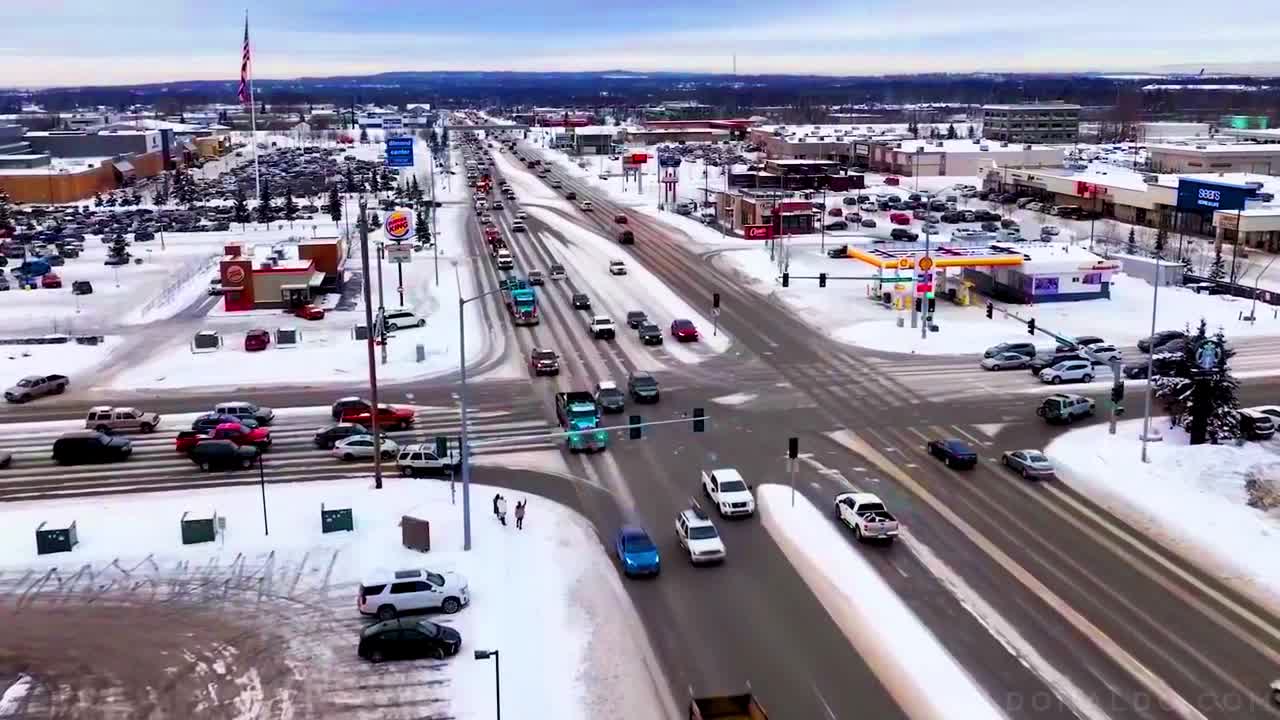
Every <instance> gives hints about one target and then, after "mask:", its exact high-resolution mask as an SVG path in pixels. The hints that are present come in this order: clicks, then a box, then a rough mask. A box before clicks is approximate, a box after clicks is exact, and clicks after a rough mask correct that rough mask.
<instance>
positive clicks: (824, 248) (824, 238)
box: [818, 185, 827, 254]
mask: <svg viewBox="0 0 1280 720" xmlns="http://www.w3.org/2000/svg"><path fill="white" fill-rule="evenodd" d="M818 222H820V223H822V240H821V246H822V252H823V254H826V252H827V186H826V185H823V186H822V217H821V219H819V220H818Z"/></svg>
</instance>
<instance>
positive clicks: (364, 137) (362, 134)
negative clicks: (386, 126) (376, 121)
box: [360, 128, 369, 145]
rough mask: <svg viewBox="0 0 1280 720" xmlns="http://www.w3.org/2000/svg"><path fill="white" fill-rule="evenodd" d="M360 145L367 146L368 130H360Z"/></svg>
mask: <svg viewBox="0 0 1280 720" xmlns="http://www.w3.org/2000/svg"><path fill="white" fill-rule="evenodd" d="M360 144H361V145H368V144H369V128H360Z"/></svg>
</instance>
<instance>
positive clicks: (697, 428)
mask: <svg viewBox="0 0 1280 720" xmlns="http://www.w3.org/2000/svg"><path fill="white" fill-rule="evenodd" d="M705 415H706V413H704V412H703V411H702V408H694V409H693V431H694V432H706V430H707V421H706V420H703V417H705Z"/></svg>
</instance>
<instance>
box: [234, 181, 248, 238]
mask: <svg viewBox="0 0 1280 720" xmlns="http://www.w3.org/2000/svg"><path fill="white" fill-rule="evenodd" d="M231 212H232V217H233V218H234V219H235V221H236V222H238V223H240V229H241V230H242V231H243V230H244V226H245V223H247V222H249V198H248V197H246V195H245V192H244V186H243V185H236V195H235V203H234V204H233V205H232V206H231Z"/></svg>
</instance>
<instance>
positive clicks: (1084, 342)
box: [1058, 335, 1106, 349]
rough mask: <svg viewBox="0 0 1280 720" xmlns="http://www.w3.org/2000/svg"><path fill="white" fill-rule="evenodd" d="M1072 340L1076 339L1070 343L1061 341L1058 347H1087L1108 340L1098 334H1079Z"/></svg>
mask: <svg viewBox="0 0 1280 720" xmlns="http://www.w3.org/2000/svg"><path fill="white" fill-rule="evenodd" d="M1072 340H1074V341H1075V342H1072V343H1069V344H1068V343H1063V342H1062V341H1059V342H1058V347H1059V348H1063V349H1071V348H1086V347H1089V346H1090V345H1099V344H1102V343H1105V342H1106V340H1103V339H1102V338H1100V337H1098V336H1097V335H1077V336H1075V337H1074V338H1072Z"/></svg>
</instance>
